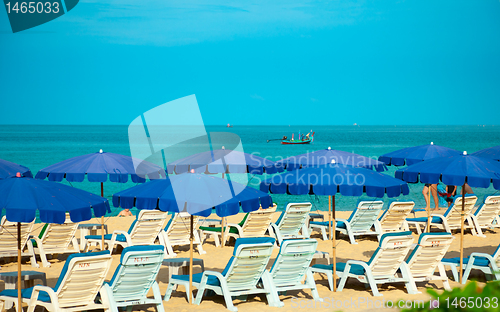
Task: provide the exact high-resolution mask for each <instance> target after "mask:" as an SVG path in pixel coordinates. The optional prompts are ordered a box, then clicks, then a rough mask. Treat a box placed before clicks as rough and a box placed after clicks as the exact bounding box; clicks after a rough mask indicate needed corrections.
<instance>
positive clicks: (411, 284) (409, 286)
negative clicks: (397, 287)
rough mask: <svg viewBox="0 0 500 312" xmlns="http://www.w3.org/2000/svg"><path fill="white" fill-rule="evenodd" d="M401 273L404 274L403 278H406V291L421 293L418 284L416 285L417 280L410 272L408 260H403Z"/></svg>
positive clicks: (411, 293) (413, 293) (412, 293)
mask: <svg viewBox="0 0 500 312" xmlns="http://www.w3.org/2000/svg"><path fill="white" fill-rule="evenodd" d="M400 269H401V275H402V276H403V279H404V280H406V282H405V286H406V291H407V292H408V293H409V294H410V295H415V294H420V293H421V292H419V291H418V289H417V285H415V280H414V279H413V275H412V274H411V272H410V268H409V266H408V264H407V263H406V262H403V263H402V264H401V267H400Z"/></svg>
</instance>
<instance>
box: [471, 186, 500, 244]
mask: <svg viewBox="0 0 500 312" xmlns="http://www.w3.org/2000/svg"><path fill="white" fill-rule="evenodd" d="M499 213H500V195H492V196H488V197H486V199H485V200H484V204H482V205H481V206H480V207H479V208H477V209H476V211H475V212H474V213H472V214H471V218H472V222H474V226H475V227H476V231H477V234H478V236H481V237H486V235H484V234H483V231H482V230H483V229H493V228H497V227H500V217H499V216H498V214H499Z"/></svg>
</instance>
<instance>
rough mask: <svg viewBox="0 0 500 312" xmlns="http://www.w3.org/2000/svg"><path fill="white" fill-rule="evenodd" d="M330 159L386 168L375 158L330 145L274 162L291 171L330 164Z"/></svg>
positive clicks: (336, 161)
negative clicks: (335, 148) (339, 149)
mask: <svg viewBox="0 0 500 312" xmlns="http://www.w3.org/2000/svg"><path fill="white" fill-rule="evenodd" d="M332 161H333V162H334V163H336V164H345V165H349V166H353V167H360V168H366V169H375V170H376V171H378V172H381V171H385V170H387V167H386V166H385V164H384V163H382V162H380V161H378V160H376V159H371V158H369V157H365V156H361V155H358V154H354V153H349V152H344V151H337V150H332V149H331V148H330V147H328V148H327V149H324V150H319V151H314V152H310V153H305V154H300V155H296V156H291V157H288V158H285V159H282V160H280V161H277V162H276V163H277V164H278V165H280V166H282V167H284V168H285V169H286V170H288V171H291V170H296V169H301V168H307V167H314V166H319V165H326V164H331V163H332Z"/></svg>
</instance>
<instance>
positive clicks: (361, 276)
mask: <svg viewBox="0 0 500 312" xmlns="http://www.w3.org/2000/svg"><path fill="white" fill-rule="evenodd" d="M412 243H413V237H412V235H411V232H410V231H408V232H395V233H387V234H384V235H382V237H381V239H380V242H379V247H378V248H377V249H376V250H375V252H374V253H373V255H372V257H371V258H370V260H369V261H368V262H364V261H357V260H348V261H347V262H346V263H343V262H339V263H337V266H336V269H337V276H339V277H340V283H339V286H338V288H337V291H342V289H344V286H345V283H346V281H347V278H349V277H353V278H355V279H357V280H358V281H360V282H361V283H364V284H368V285H370V288H371V290H372V293H373V295H374V296H382V295H381V294H380V293H379V291H378V289H377V284H387V283H398V282H402V283H405V285H406V290H407V291H408V293H409V294H417V293H419V292H418V291H417V287H416V286H415V282H414V281H413V279H412V277H411V273H410V270H409V267H408V264H407V263H406V262H404V259H405V257H406V255H407V254H408V252H409V251H410V247H411V245H412ZM311 270H312V271H313V272H314V273H322V274H326V276H327V278H328V284H329V286H330V290H333V264H330V265H323V264H315V265H313V266H312V267H311Z"/></svg>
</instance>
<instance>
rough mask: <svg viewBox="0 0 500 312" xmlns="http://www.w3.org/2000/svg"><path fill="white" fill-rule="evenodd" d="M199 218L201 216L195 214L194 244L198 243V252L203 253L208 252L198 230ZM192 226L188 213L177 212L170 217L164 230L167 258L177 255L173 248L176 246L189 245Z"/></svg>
mask: <svg viewBox="0 0 500 312" xmlns="http://www.w3.org/2000/svg"><path fill="white" fill-rule="evenodd" d="M199 218H200V217H199V216H193V229H194V230H193V238H194V240H193V244H195V245H198V253H199V254H200V255H203V254H206V252H205V251H204V250H203V247H202V244H201V240H200V236H199V234H198V231H196V227H197V224H198V220H199ZM190 226H191V215H190V214H188V213H185V212H181V213H176V214H174V215H173V216H172V218H170V220H169V221H168V223H167V226H165V230H164V231H162V235H163V237H164V242H165V248H166V254H165V257H166V258H173V257H176V256H177V254H176V253H175V252H174V249H173V247H174V246H180V245H189V238H190V236H191V234H190Z"/></svg>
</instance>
